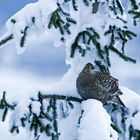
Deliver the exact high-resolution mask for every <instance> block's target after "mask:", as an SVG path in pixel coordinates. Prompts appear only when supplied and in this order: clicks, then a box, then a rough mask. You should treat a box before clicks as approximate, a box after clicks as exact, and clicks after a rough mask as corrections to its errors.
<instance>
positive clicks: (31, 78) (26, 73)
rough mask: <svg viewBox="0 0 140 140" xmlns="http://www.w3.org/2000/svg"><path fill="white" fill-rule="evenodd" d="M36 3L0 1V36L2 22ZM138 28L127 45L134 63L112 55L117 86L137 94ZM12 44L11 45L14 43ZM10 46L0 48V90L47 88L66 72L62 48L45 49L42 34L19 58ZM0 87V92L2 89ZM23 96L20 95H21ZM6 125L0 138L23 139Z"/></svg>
mask: <svg viewBox="0 0 140 140" xmlns="http://www.w3.org/2000/svg"><path fill="white" fill-rule="evenodd" d="M35 1H37V0H24V1H23V0H12V1H9V0H1V1H0V35H2V34H3V33H4V32H5V27H4V26H5V22H6V20H7V19H8V18H9V17H11V16H12V15H13V14H14V13H16V12H17V11H18V10H20V9H21V8H23V7H24V6H25V5H26V4H27V3H29V2H35ZM139 27H140V26H138V27H137V28H134V31H136V32H137V33H138V36H137V38H135V39H133V41H132V42H130V43H129V44H128V45H127V51H128V54H129V56H131V57H132V58H135V59H136V60H137V64H131V63H125V62H123V61H122V60H121V59H119V58H118V57H117V56H116V55H115V54H112V59H113V63H112V68H111V74H112V75H113V76H114V77H116V78H118V79H119V81H120V84H121V85H123V86H126V87H128V88H130V89H132V90H134V91H136V92H137V93H140V86H139V84H140V48H139V44H140V28H139ZM13 45H14V44H13ZM13 45H12V44H10V45H9V44H7V45H6V47H3V48H0V91H1V90H2V89H5V90H6V89H7V88H9V89H13V90H15V89H16V90H17V91H20V92H21V91H22V89H23V87H26V88H27V89H32V88H38V89H43V90H45V89H47V88H48V87H50V86H51V85H52V84H54V83H55V82H56V81H57V80H59V79H61V77H62V76H63V75H64V74H65V73H66V71H67V70H68V68H69V66H66V64H65V51H64V48H54V47H51V44H50V47H47V46H46V37H45V35H44V36H42V37H40V39H39V40H34V38H32V39H31V40H30V41H29V42H28V45H27V46H29V47H27V50H26V52H25V53H23V54H21V55H18V54H17V52H16V48H15V47H13ZM1 88H2V89H1ZM21 93H22V92H21ZM21 98H22V95H21ZM7 129H8V124H7V123H0V134H1V138H0V139H5V140H10V139H12V140H19V139H21V138H22V140H24V139H26V135H25V132H24V131H23V132H22V133H21V134H20V135H18V136H11V134H10V133H7V132H6V131H7Z"/></svg>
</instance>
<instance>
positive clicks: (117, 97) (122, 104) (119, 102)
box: [115, 96, 126, 108]
mask: <svg viewBox="0 0 140 140" xmlns="http://www.w3.org/2000/svg"><path fill="white" fill-rule="evenodd" d="M115 102H117V103H118V104H119V105H121V106H123V107H124V108H126V106H125V105H124V103H123V102H122V100H121V99H120V97H119V96H116V98H115Z"/></svg>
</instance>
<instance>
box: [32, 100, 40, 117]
mask: <svg viewBox="0 0 140 140" xmlns="http://www.w3.org/2000/svg"><path fill="white" fill-rule="evenodd" d="M40 109H41V104H40V102H37V101H33V102H32V113H33V114H36V115H37V116H39V115H40Z"/></svg>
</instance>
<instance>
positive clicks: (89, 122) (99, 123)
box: [78, 99, 118, 140]
mask: <svg viewBox="0 0 140 140" xmlns="http://www.w3.org/2000/svg"><path fill="white" fill-rule="evenodd" d="M82 109H83V110H84V113H83V117H82V119H81V123H80V128H79V130H78V139H79V140H87V139H88V140H89V139H91V140H117V139H118V135H117V133H116V132H115V131H114V130H112V128H111V126H110V125H111V120H110V116H109V115H108V113H107V112H106V110H105V109H104V108H103V105H102V103H101V102H99V101H97V100H94V99H93V100H92V99H90V100H87V101H84V102H82ZM110 136H111V137H110Z"/></svg>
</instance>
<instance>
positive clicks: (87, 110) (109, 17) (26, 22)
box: [0, 0, 140, 140]
mask: <svg viewBox="0 0 140 140" xmlns="http://www.w3.org/2000/svg"><path fill="white" fill-rule="evenodd" d="M59 2H60V3H61V4H62V8H64V11H66V12H68V13H69V14H70V17H71V18H72V19H74V20H76V21H77V24H76V25H71V27H70V30H71V31H72V33H71V34H70V35H68V34H66V33H65V34H64V36H63V37H64V39H65V41H64V42H61V37H62V35H61V34H60V33H59V32H58V31H57V30H56V29H54V28H52V29H48V23H49V20H50V17H51V14H52V12H54V11H55V10H56V9H57V4H56V3H57V1H56V0H52V1H51V3H50V1H49V0H39V1H38V2H36V3H31V4H28V5H26V6H25V7H24V8H23V9H21V10H20V11H19V12H17V13H16V14H15V15H13V16H12V17H11V18H10V19H9V20H8V21H7V23H6V27H7V34H13V36H14V42H15V44H16V47H17V52H18V53H22V52H24V51H25V47H26V46H28V41H29V40H30V38H29V39H25V46H24V47H23V48H22V46H21V44H20V43H21V38H22V37H23V32H24V30H25V28H26V27H28V28H29V29H27V37H29V36H31V38H32V37H33V36H34V35H36V36H41V35H42V34H46V35H48V36H49V37H48V38H47V39H48V41H49V42H51V44H53V45H54V46H55V47H60V46H65V48H66V57H67V58H66V63H67V64H70V69H69V71H68V72H67V73H66V74H65V75H64V77H63V78H62V79H61V80H60V81H59V82H58V83H57V84H56V85H54V86H53V87H52V88H50V87H49V86H48V87H46V85H47V83H44V82H43V83H42V81H41V80H40V79H38V78H37V81H36V82H35V79H33V80H31V79H32V77H31V79H30V77H29V78H28V79H30V82H28V79H27V80H25V77H24V75H23V76H20V77H18V74H17V73H16V74H15V73H13V77H12V78H11V79H12V80H9V79H7V77H9V75H7V77H5V75H4V76H3V75H2V76H1V78H2V79H3V80H2V82H1V83H0V86H1V87H2V88H1V91H3V90H5V89H6V90H7V94H8V96H7V101H8V102H10V103H13V102H15V103H17V106H16V107H15V111H14V112H12V113H10V116H9V120H10V121H9V124H10V126H12V125H13V124H16V125H18V126H21V122H20V118H22V116H24V115H25V114H28V113H29V110H28V107H29V104H30V102H31V100H30V97H32V98H34V99H37V94H38V91H39V90H40V89H41V90H44V91H43V92H42V94H45V95H47V94H58V95H65V96H73V97H78V98H80V96H79V95H78V93H77V90H76V79H77V76H78V75H79V72H80V71H81V69H82V68H83V66H84V65H85V64H86V63H87V62H91V63H93V62H94V60H96V59H99V60H100V58H99V57H98V55H97V53H96V50H95V46H94V45H91V44H88V47H90V51H87V52H86V56H85V57H82V56H81V54H80V53H79V52H78V51H76V54H75V57H74V58H71V57H70V52H71V51H70V49H71V44H72V43H73V42H74V40H75V38H76V36H77V34H78V33H79V32H81V31H84V30H86V29H87V28H89V27H93V28H94V29H95V31H96V32H98V33H99V35H100V39H99V40H98V41H100V43H101V47H104V46H105V45H108V44H109V43H110V42H109V37H108V36H105V35H104V32H105V31H106V30H107V29H108V27H109V25H115V26H117V28H122V27H123V26H124V25H125V24H124V23H123V22H122V21H121V20H116V15H115V14H114V13H113V12H110V9H109V7H108V6H107V4H106V3H104V2H106V1H105V0H101V2H102V5H101V6H99V9H98V12H97V14H91V13H92V5H90V6H89V7H88V8H87V7H86V6H85V4H83V2H81V0H77V6H78V8H79V10H78V11H74V10H73V6H72V5H71V1H68V3H67V4H64V3H63V2H64V1H63V0H60V1H59ZM44 3H46V4H44ZM111 3H112V0H109V4H110V5H111ZM81 11H84V12H82V14H81ZM87 16H88V18H85V17H87ZM117 16H119V17H121V18H122V19H124V20H127V16H126V14H125V13H124V14H122V15H120V13H119V14H117ZM99 17H100V18H99ZM13 19H14V20H15V23H13V22H11V20H13ZM33 19H34V20H35V21H33ZM63 19H64V21H65V20H66V19H65V17H64V15H63ZM95 21H96V22H95ZM38 39H40V38H38ZM26 41H27V42H26ZM78 44H79V45H81V47H82V48H83V49H85V48H86V46H85V44H83V43H82V42H78ZM47 45H48V44H47ZM117 45H118V42H115V44H114V46H117ZM96 69H97V68H96ZM0 73H2V74H3V72H0ZM7 73H8V72H7ZM15 75H16V76H15ZM19 75H22V73H20V74H19ZM10 76H11V75H10ZM27 76H28V75H27ZM15 77H17V78H15ZM5 79H6V80H5ZM13 79H14V80H13ZM11 83H12V84H11ZM19 83H20V84H19ZM31 83H32V84H31ZM7 84H8V85H9V86H10V87H8V88H7ZM14 84H15V85H14ZM13 85H14V88H13ZM121 90H122V92H123V93H124V94H123V95H122V96H121V99H122V101H123V102H124V104H125V105H126V107H127V108H128V111H129V118H127V124H126V125H127V127H129V126H130V124H132V125H133V126H134V128H135V129H138V130H139V129H140V126H139V125H138V123H137V122H138V121H140V112H139V110H140V96H139V95H137V94H136V93H135V92H133V91H131V90H130V89H128V88H125V87H121ZM61 103H62V102H61ZM61 103H58V106H59V105H60V104H61ZM62 104H63V103H62ZM64 104H65V103H64ZM31 105H32V113H34V114H36V115H37V116H39V115H40V108H41V104H40V103H39V102H37V101H32V102H31ZM59 107H60V106H59ZM58 110H59V111H60V108H59V109H58ZM82 110H83V111H84V112H83V116H82V118H81V120H80V122H81V123H80V124H79V125H78V120H79V117H80V115H81V111H82ZM63 111H64V114H65V115H64V116H63V115H62V114H61V113H60V112H59V113H60V114H59V115H58V121H59V124H58V128H59V131H60V140H73V139H77V137H78V140H87V139H89V140H90V139H91V140H97V139H99V140H117V139H118V134H117V132H116V131H115V130H113V128H112V127H111V118H110V116H109V114H108V113H107V112H106V110H105V109H104V108H103V105H102V103H101V102H99V101H96V100H87V101H83V102H82V104H80V103H74V109H71V110H69V109H68V108H67V106H65V107H64V109H63ZM134 113H135V115H134ZM78 127H79V128H78ZM27 131H28V130H27ZM41 137H42V138H41V139H44V135H42V136H41Z"/></svg>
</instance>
